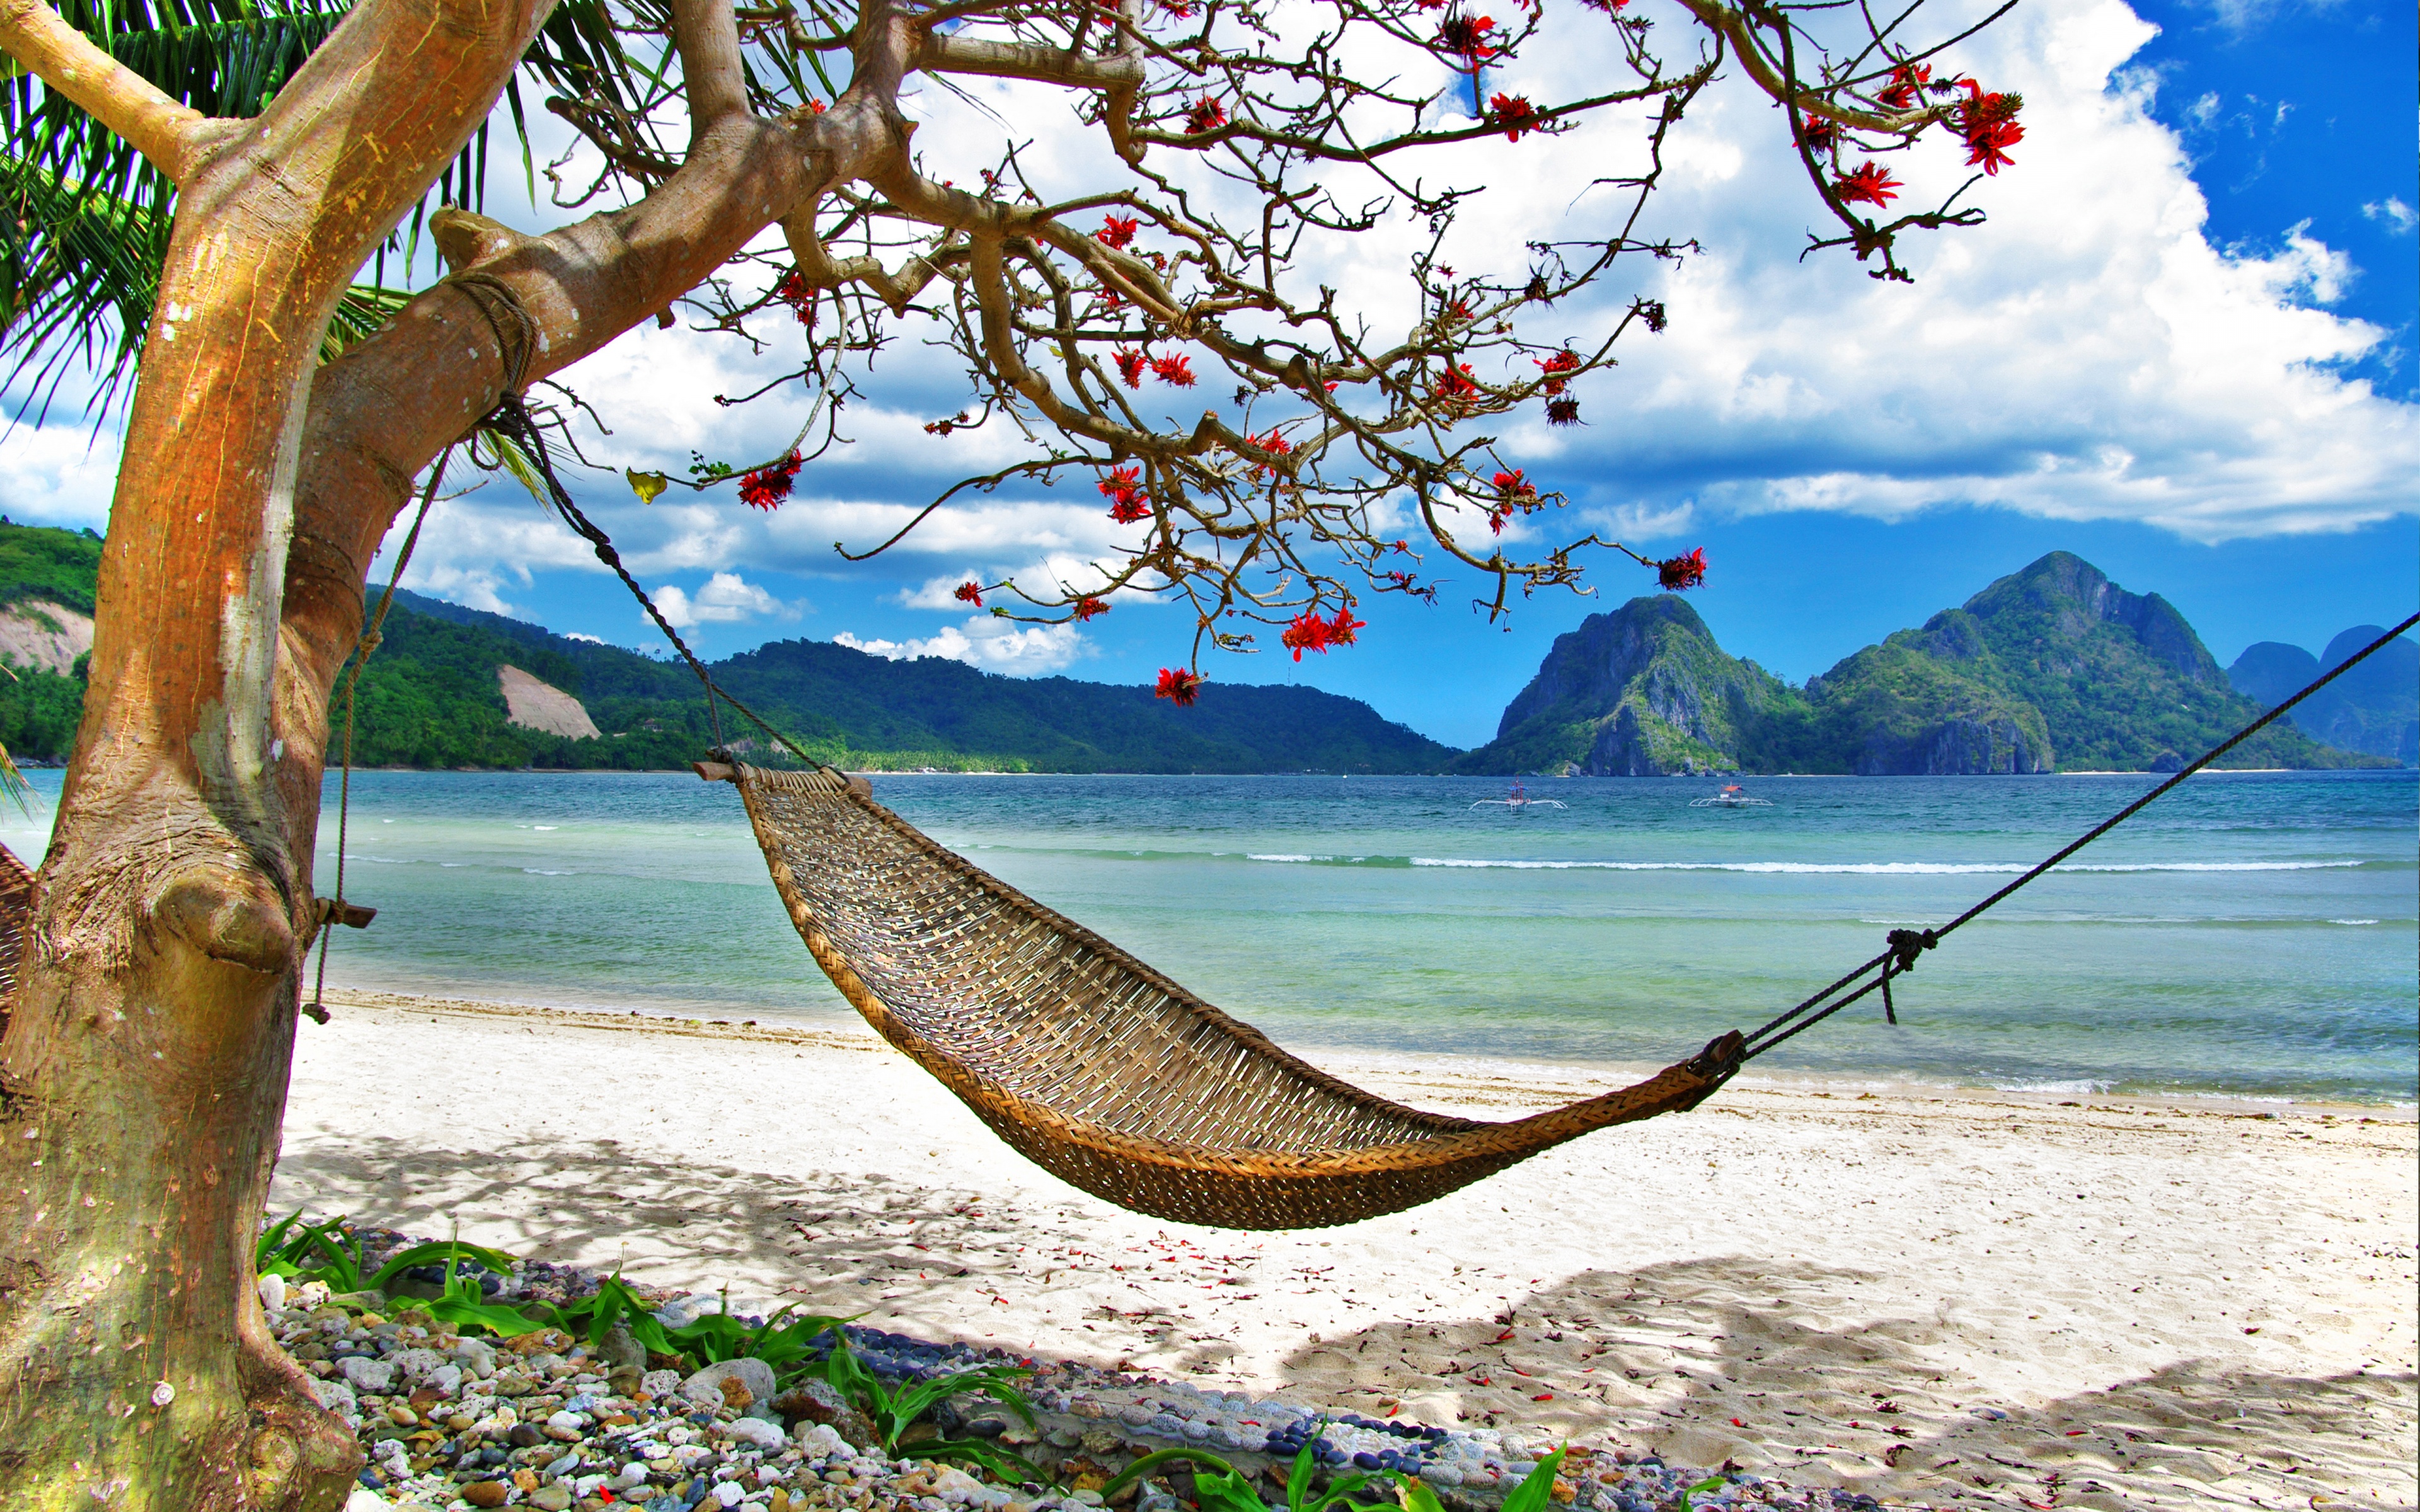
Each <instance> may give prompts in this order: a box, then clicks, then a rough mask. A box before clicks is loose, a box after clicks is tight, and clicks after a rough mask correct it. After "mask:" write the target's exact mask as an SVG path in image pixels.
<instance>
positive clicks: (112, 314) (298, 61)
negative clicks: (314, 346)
mask: <svg viewBox="0 0 2420 1512" xmlns="http://www.w3.org/2000/svg"><path fill="white" fill-rule="evenodd" d="M351 4H352V0H61V3H60V4H59V6H58V8H59V13H60V14H61V16H63V17H64V18H65V19H66V20H67V21H68V23H70V24H71V25H73V26H75V27H76V28H77V29H79V30H81V31H82V32H84V34H85V36H86V37H88V38H90V39H92V40H93V42H94V43H95V44H96V45H98V46H100V47H101V48H102V49H103V50H104V51H106V52H107V53H109V54H110V55H111V56H113V57H115V58H116V59H117V60H118V61H119V62H121V63H124V64H125V65H126V66H127V67H128V68H130V69H133V70H134V71H135V72H137V73H139V74H141V75H142V76H143V77H144V78H146V79H147V80H149V81H150V82H151V83H152V84H154V85H158V86H159V87H160V88H161V89H162V90H163V92H165V93H166V94H168V95H169V96H170V97H172V98H174V99H176V100H181V101H182V102H184V103H185V104H188V105H191V106H192V107H193V108H194V109H195V110H198V111H200V112H201V113H202V114H204V115H206V116H255V115H257V114H258V113H259V112H260V111H261V109H262V108H263V107H264V106H266V105H267V104H268V102H269V101H270V100H273V99H274V98H275V97H276V94H277V91H278V90H280V89H281V88H283V87H285V85H286V82H287V80H288V79H290V78H291V77H293V75H294V73H295V71H296V70H297V69H300V68H301V67H302V64H303V62H304V61H305V60H306V59H308V58H309V57H310V55H311V54H312V51H313V50H314V49H316V48H318V46H319V45H320V44H321V43H322V42H324V41H326V40H327V39H328V37H329V36H330V35H331V34H332V33H334V30H335V29H336V27H337V25H338V24H339V23H342V22H343V20H344V18H345V16H346V15H347V14H348V13H349V10H350V8H351ZM0 61H5V60H0ZM529 64H530V68H531V69H532V71H533V72H534V73H535V75H536V76H537V77H538V78H539V79H540V80H542V81H544V82H545V83H546V84H547V85H549V86H550V87H553V88H559V89H563V90H566V91H567V92H574V93H576V94H578V95H580V96H581V97H582V98H586V99H592V100H594V99H603V100H611V101H613V103H614V104H615V105H616V107H617V108H622V109H628V110H630V111H633V112H634V113H635V112H637V111H639V110H642V109H643V108H644V102H645V96H646V95H647V93H648V86H647V85H646V83H645V81H644V79H643V78H642V77H641V74H640V72H639V70H637V69H634V68H633V67H632V65H631V63H630V61H629V59H628V57H627V56H626V55H625V54H624V53H623V51H622V46H621V41H620V39H619V38H618V37H617V36H616V35H615V32H614V29H613V20H612V17H611V16H610V15H609V14H608V12H607V10H606V6H605V0H568V3H566V4H564V5H561V6H558V7H557V8H556V9H555V10H554V12H553V14H552V15H551V17H550V19H549V20H548V23H547V24H546V27H545V28H544V30H543V31H542V32H541V34H540V36H539V38H538V39H537V41H536V42H535V43H534V44H533V45H532V46H531V48H530V53H529ZM507 93H508V100H507V103H508V105H509V107H510V113H511V118H512V129H513V131H514V133H515V135H516V136H518V137H519V138H520V145H521V161H522V164H523V168H524V172H525V174H526V175H527V177H529V179H530V181H531V185H532V189H533V193H535V179H536V175H535V166H534V164H533V163H532V162H531V156H530V147H529V138H528V132H527V130H526V120H525V116H524V114H523V110H522V105H521V100H520V90H519V87H518V85H515V86H513V87H512V88H510V89H509V90H508V92H507ZM0 143H5V147H0V364H5V365H0V385H13V384H14V383H16V382H17V381H18V380H19V379H21V378H25V377H27V376H28V375H29V374H30V375H31V376H32V378H33V384H32V389H33V392H34V393H35V394H36V395H37V396H38V400H39V405H38V411H37V412H38V414H40V413H47V411H48V409H49V406H50V404H51V402H52V400H53V399H54V397H55V396H56V394H57V391H58V387H59V385H60V383H61V382H62V381H64V379H65V378H66V377H67V375H68V374H69V373H70V371H82V372H85V373H88V374H90V375H91V378H92V388H91V391H90V393H89V394H88V395H87V396H86V401H87V405H88V407H89V408H90V409H92V410H93V411H94V419H95V422H96V423H99V422H100V421H101V419H102V418H103V417H104V416H105V415H106V414H107V412H108V411H109V409H112V408H113V407H114V406H115V404H116V400H117V399H118V397H119V396H120V395H121V393H123V392H124V389H125V385H124V379H125V378H126V376H127V374H128V373H130V372H132V370H134V368H135V367H137V366H138V365H139V364H140V363H141V361H142V354H143V341H144V332H145V331H146V329H147V327H148V325H149V323H150V319H151V312H152V307H153V305H154V304H155V303H156V302H157V298H158V293H159V285H160V268H161V266H162V264H163V261H164V259H165V256H166V254H167V248H168V236H169V231H170V227H171V224H172V218H173V216H174V214H175V208H176V186H175V185H174V184H172V183H170V182H169V181H168V180H167V179H166V178H165V177H163V176H161V175H160V174H159V173H158V172H157V171H156V170H154V169H153V168H152V167H151V166H150V164H149V163H147V162H145V161H144V160H143V158H142V157H141V155H140V154H138V153H136V152H135V151H134V150H133V148H132V147H129V146H128V145H127V144H126V142H125V141H124V140H123V139H122V138H119V137H118V136H116V134H115V133H113V132H111V131H107V130H106V129H105V128H103V127H102V126H101V124H100V123H99V122H97V121H95V120H94V119H93V118H92V117H91V116H88V115H86V114H85V112H84V111H83V110H82V109H81V108H79V107H78V106H76V105H75V104H73V103H72V102H71V101H70V100H66V99H64V98H63V97H61V96H58V95H55V94H53V93H52V92H50V91H49V90H48V89H46V88H44V87H43V86H42V84H41V81H40V80H39V79H37V78H35V77H33V76H32V75H30V74H26V73H24V72H23V71H21V70H17V69H13V68H11V69H8V70H7V71H5V72H0ZM488 144H489V131H488V129H487V128H486V127H484V126H483V127H482V128H481V129H480V130H479V131H478V132H477V133H476V134H475V135H474V136H473V140H472V142H471V144H470V145H469V146H468V147H465V148H464V149H463V151H462V153H461V155H460V156H459V157H458V158H457V159H456V160H455V161H454V162H450V163H448V164H447V165H446V166H445V168H444V170H443V171H442V173H441V174H440V176H439V177H438V181H437V183H436V184H435V185H434V186H433V187H432V189H431V191H430V193H428V194H427V196H425V197H424V199H423V200H422V202H421V204H420V205H419V206H418V207H417V208H414V210H413V211H412V214H411V218H410V220H409V223H408V224H407V226H406V228H405V229H404V230H402V231H401V232H399V233H398V235H397V236H396V237H393V238H390V239H388V241H387V243H386V244H385V246H383V247H381V248H380V253H379V255H378V258H377V268H376V271H375V272H374V273H373V275H372V278H371V279H370V281H369V282H368V283H366V284H362V285H355V286H354V287H353V288H352V289H351V290H350V291H349V293H348V294H347V295H346V297H345V300H344V302H343V303H342V305H340V306H339V308H338V310H337V312H336V316H335V319H334V322H332V323H331V325H330V327H329V331H328V336H327V342H326V344H325V346H324V347H323V349H322V351H321V357H322V359H323V360H324V359H326V358H327V357H330V356H333V355H334V353H335V352H337V351H339V350H342V349H343V348H344V347H347V346H349V345H351V344H352V343H353V342H355V341H358V340H360V339H361V338H363V337H364V336H366V335H368V334H369V333H370V332H374V331H376V330H377V329H378V328H379V327H380V325H382V324H384V323H385V322H386V320H387V319H388V318H390V317H391V316H393V315H394V313H395V310H396V308H398V307H399V306H400V305H401V303H402V301H404V300H405V299H408V298H409V297H410V296H409V294H408V293H405V292H401V291H397V290H393V289H387V288H382V287H380V285H383V284H384V283H385V282H386V280H385V276H384V273H385V258H386V255H387V254H388V253H389V252H390V251H392V252H399V253H401V254H403V255H404V257H405V259H406V261H405V276H404V281H405V282H410V281H411V270H412V263H413V261H414V258H415V255H416V253H417V249H418V243H419V239H420V232H421V228H422V226H423V224H425V221H426V218H427V214H428V212H429V211H430V210H432V209H433V208H436V207H437V206H440V205H460V206H464V207H467V208H478V207H479V206H480V205H481V204H482V203H483V202H484V201H485V198H486V192H487V156H488Z"/></svg>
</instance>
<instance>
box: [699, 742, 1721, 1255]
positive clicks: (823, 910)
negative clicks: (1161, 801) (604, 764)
mask: <svg viewBox="0 0 2420 1512" xmlns="http://www.w3.org/2000/svg"><path fill="white" fill-rule="evenodd" d="M697 769H698V774H699V775H700V776H701V777H705V778H706V779H709V780H715V779H727V780H729V781H731V782H733V783H735V784H736V785H737V787H738V789H739V793H740V796H741V798H742V799H743V800H744V801H745V802H746V803H747V806H748V817H749V820H750V822H751V823H752V825H754V826H755V830H756V840H757V842H758V843H759V844H761V845H762V846H763V847H764V849H765V860H766V862H767V864H768V866H769V867H770V868H771V870H772V873H773V885H774V886H775V887H777V888H779V889H780V890H781V894H782V901H783V903H785V904H787V905H788V907H789V910H790V918H791V921H792V922H793V923H795V924H797V925H798V928H799V935H800V937H801V938H803V939H804V940H805V941H806V944H807V949H809V950H810V951H812V952H813V953H814V958H815V962H816V964H819V965H821V966H822V967H823V968H824V971H825V972H826V973H827V974H828V975H829V976H830V978H831V980H832V983H833V985H835V986H837V987H838V988H840V990H841V992H842V993H843V995H845V996H846V997H847V998H848V1000H849V1001H850V1002H851V1003H853V1004H855V1005H856V1006H857V1010H858V1011H859V1012H861V1013H862V1014H864V1015H865V1019H866V1022H867V1023H869V1024H871V1025H873V1026H874V1027H875V1028H876V1030H878V1031H879V1032H880V1033H881V1035H882V1037H883V1038H884V1039H886V1040H889V1041H891V1042H892V1044H894V1045H897V1046H898V1047H899V1048H900V1049H901V1050H904V1051H906V1052H907V1055H908V1057H910V1058H912V1059H913V1060H914V1061H915V1062H916V1063H917V1064H918V1065H920V1066H922V1067H923V1068H924V1069H925V1070H926V1071H928V1072H932V1073H933V1074H934V1075H935V1076H937V1077H939V1079H940V1081H941V1082H942V1084H943V1085H944V1086H946V1087H948V1088H949V1089H950V1090H951V1091H953V1092H954V1093H956V1094H957V1096H958V1098H959V1100H960V1101H962V1102H964V1103H966V1104H967V1106H969V1107H970V1108H972V1109H973V1110H974V1111H975V1114H976V1116H977V1117H979V1118H981V1119H983V1120H984V1122H985V1123H987V1124H989V1125H990V1126H991V1127H992V1129H993V1130H994V1132H996V1133H997V1134H1000V1136H1001V1138H1002V1139H1005V1140H1007V1141H1008V1143H1009V1144H1010V1145H1011V1146H1013V1147H1015V1148H1016V1149H1017V1151H1018V1152H1020V1153H1021V1154H1023V1155H1025V1156H1026V1157H1027V1158H1028V1159H1030V1160H1032V1161H1033V1162H1034V1163H1035V1164H1036V1165H1040V1166H1042V1167H1043V1168H1044V1169H1046V1170H1047V1171H1049V1172H1050V1173H1051V1174H1053V1175H1055V1176H1058V1177H1060V1178H1062V1179H1063V1180H1066V1181H1069V1182H1071V1183H1073V1184H1075V1185H1077V1186H1079V1187H1082V1188H1083V1189H1084V1190H1085V1191H1087V1192H1090V1193H1092V1194H1093V1195H1094V1196H1099V1197H1102V1198H1105V1199H1107V1200H1108V1201H1110V1202H1113V1203H1116V1204H1117V1205H1118V1206H1119V1207H1122V1208H1127V1209H1131V1210H1133V1211H1137V1212H1144V1213H1150V1214H1152V1215H1153V1216H1155V1217H1160V1218H1170V1219H1174V1220H1176V1221H1178V1222H1182V1223H1196V1224H1209V1225H1215V1226H1217V1227H1225V1228H1317V1227H1326V1226H1327V1225H1330V1224H1345V1223H1352V1222H1355V1221H1356V1220H1358V1219H1362V1218H1372V1217H1375V1216H1377V1215H1378V1214H1380V1213H1387V1212H1394V1211H1400V1210H1402V1209H1404V1208H1410V1207H1416V1206H1418V1205H1419V1204H1420V1203H1423V1202H1428V1201H1431V1200H1433V1199H1435V1198H1437V1197H1441V1196H1445V1195H1446V1194H1447V1193H1449V1192H1452V1191H1455V1190H1457V1189H1458V1188H1461V1187H1464V1186H1467V1185H1469V1184H1470V1183H1471V1182H1473V1181H1476V1180H1481V1178H1483V1177H1487V1176H1490V1175H1493V1174H1494V1173H1496V1172H1497V1171H1500V1170H1502V1169H1504V1167H1506V1166H1508V1165H1512V1164H1513V1163H1515V1162H1516V1161H1522V1160H1527V1159H1528V1157H1529V1156H1531V1155H1535V1154H1537V1153H1539V1152H1540V1151H1541V1150H1544V1149H1552V1148H1554V1147H1555V1146H1557V1145H1559V1144H1562V1143H1563V1142H1565V1141H1566V1140H1571V1139H1576V1138H1578V1137H1579V1136H1580V1135H1581V1134H1588V1133H1590V1131H1592V1130H1596V1129H1603V1128H1606V1127H1607V1126H1608V1125H1611V1124H1617V1123H1630V1122H1633V1121H1636V1120H1637V1119H1650V1118H1653V1117H1654V1116H1655V1115H1657V1114H1659V1113H1671V1112H1677V1111H1680V1110H1682V1109H1685V1108H1691V1107H1695V1106H1696V1105H1697V1104H1698V1103H1700V1102H1702V1101H1704V1099H1705V1098H1706V1097H1707V1096H1708V1095H1710V1094H1711V1093H1712V1092H1713V1091H1714V1089H1715V1088H1718V1087H1720V1086H1721V1085H1722V1084H1723V1083H1724V1082H1725V1081H1726V1080H1728V1079H1729V1078H1730V1075H1731V1073H1732V1072H1735V1071H1737V1070H1738V1069H1739V1059H1740V1051H1741V1038H1740V1036H1739V1035H1737V1034H1727V1035H1725V1036H1723V1037H1722V1038H1721V1039H1719V1040H1716V1041H1714V1043H1712V1044H1710V1045H1708V1046H1707V1047H1706V1048H1705V1050H1704V1051H1703V1052H1702V1053H1701V1054H1699V1056H1698V1057H1695V1058H1694V1059H1691V1060H1688V1061H1685V1062H1683V1063H1682V1064H1680V1065H1677V1066H1673V1067H1671V1068H1669V1069H1668V1070H1666V1071H1663V1072H1658V1073H1657V1074H1656V1075H1654V1076H1652V1077H1650V1078H1648V1079H1647V1080H1646V1081H1643V1082H1641V1083H1639V1084H1638V1085H1637V1086H1636V1087H1629V1088H1622V1089H1621V1090H1620V1091H1616V1092H1608V1093H1606V1094H1605V1095H1604V1096H1602V1097H1593V1098H1590V1099H1588V1100H1587V1101H1585V1102H1580V1103H1572V1104H1570V1105H1569V1106H1567V1107H1560V1108H1556V1109H1554V1110H1552V1111H1551V1112H1546V1113H1540V1114H1537V1115H1534V1116H1533V1117H1530V1118H1527V1119H1515V1120H1513V1121H1512V1122H1509V1123H1481V1122H1477V1121H1474V1120H1472V1119H1454V1118H1448V1117H1445V1116H1444V1115H1441V1114H1435V1113H1422V1112H1420V1111H1419V1110H1418V1109H1416V1108H1407V1107H1404V1106H1403V1105H1402V1104H1400V1103H1390V1102H1388V1101H1387V1100H1386V1099H1385V1098H1382V1097H1377V1096H1374V1095H1373V1094H1372V1093H1369V1092H1365V1091H1362V1090H1361V1089H1359V1088H1355V1087H1351V1086H1348V1085H1346V1084H1345V1083H1343V1082H1341V1081H1338V1080H1337V1079H1336V1078H1334V1077H1332V1076H1329V1075H1327V1074H1326V1073H1325V1072H1321V1071H1319V1070H1317V1069H1316V1068H1314V1067H1311V1066H1309V1065H1306V1064H1305V1063H1303V1062H1302V1061H1300V1060H1297V1059H1295V1057H1292V1056H1290V1055H1287V1054H1286V1053H1285V1052H1284V1051H1282V1050H1280V1049H1279V1048H1278V1047H1277V1046H1276V1045H1274V1044H1272V1043H1270V1042H1269V1041H1268V1040H1267V1039H1266V1038H1265V1037H1264V1036H1263V1035H1262V1034H1261V1033H1260V1031H1258V1030H1256V1029H1254V1028H1252V1027H1251V1026H1249V1025H1247V1024H1242V1023H1238V1022H1237V1021H1236V1020H1234V1019H1232V1018H1229V1017H1228V1016H1227V1015H1226V1014H1224V1013H1221V1012H1220V1011H1218V1010H1217V1009H1215V1008H1213V1007H1211V1006H1210V1005H1209V1004H1207V1003H1205V1002H1203V1001H1202V999H1200V998H1198V997H1196V996H1194V995H1192V994H1191V993H1188V992H1187V991H1186V990H1185V989H1184V988H1182V987H1179V986H1178V985H1176V983H1174V982H1172V981H1171V980H1168V979H1167V978H1166V977H1163V976H1161V975H1160V974H1159V973H1158V972H1156V971H1154V970H1153V969H1152V968H1151V967H1149V966H1147V965H1145V964H1142V963H1141V962H1140V961H1137V960H1136V959H1135V958H1134V957H1132V956H1130V955H1128V954H1126V953H1125V951H1124V950H1121V949H1118V948H1117V947H1116V946H1114V945H1111V944H1110V943H1109V941H1107V940H1104V939H1102V938H1101V937H1100V936H1099V935H1097V934H1094V933H1093V932H1092V931H1090V930H1088V929H1085V928H1084V927H1083V926H1082V925H1080V924H1077V923H1074V922H1072V921H1070V920H1068V919H1066V918H1062V917H1060V916H1059V915H1058V914H1056V913H1053V912H1052V911H1051V910H1049V909H1047V908H1045V907H1044V906H1042V905H1041V904H1040V903H1035V902H1034V901H1033V900H1032V899H1031V898H1028V897H1026V896H1025V895H1024V894H1023V893H1021V892H1018V891H1017V890H1016V888H1014V887H1010V886H1008V885H1007V884H1006V883H1004V882H1001V880H1000V879H999V878H997V877H994V876H992V875H990V874H989V873H987V872H984V871H982V870H981V869H979V868H977V867H976V866H974V865H973V864H972V863H970V862H969V861H968V860H967V859H966V858H965V857H963V856H958V855H956V854H954V853H953V852H951V851H948V850H945V849H943V848H942V847H941V846H940V845H939V844H937V843H935V842H934V841H932V840H930V839H929V838H927V837H926V836H925V835H924V834H923V833H922V832H921V831H919V830H918V829H917V828H916V827H915V826H914V825H910V824H908V823H907V821H906V820H904V819H901V818H900V817H899V816H898V815H897V814H894V813H892V811H891V810H888V809H886V808H884V807H883V806H882V805H880V804H878V803H876V802H875V801H874V797H873V793H872V789H871V788H870V787H869V786H868V785H867V784H866V783H865V781H864V779H854V780H852V779H847V778H845V777H843V776H842V775H841V774H839V773H837V772H833V771H830V770H829V769H825V770H816V771H810V772H772V771H766V770H763V769H761V768H758V767H752V766H744V765H741V766H725V765H722V764H719V763H700V764H698V768H697Z"/></svg>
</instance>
